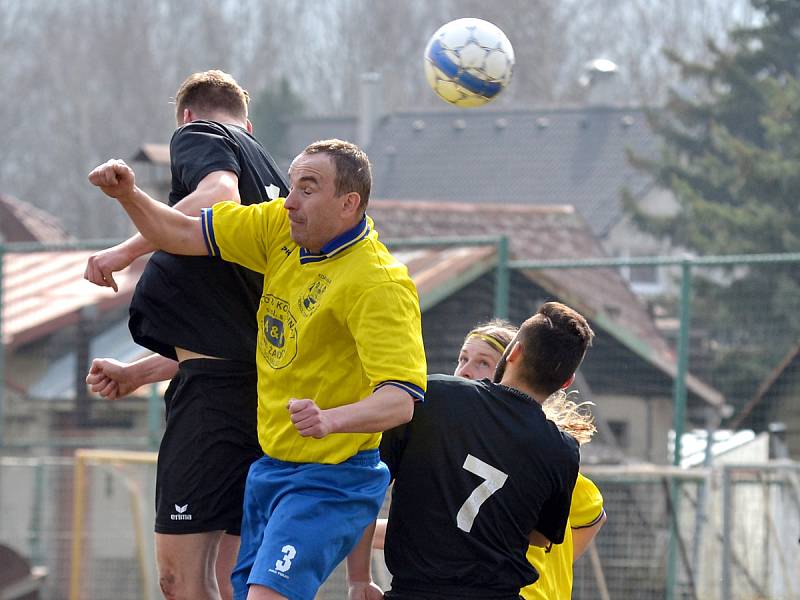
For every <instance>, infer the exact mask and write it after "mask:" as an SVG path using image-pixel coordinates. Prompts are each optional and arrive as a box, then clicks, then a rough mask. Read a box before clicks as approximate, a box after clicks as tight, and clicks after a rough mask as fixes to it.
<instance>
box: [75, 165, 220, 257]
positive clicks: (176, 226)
mask: <svg viewBox="0 0 800 600" xmlns="http://www.w3.org/2000/svg"><path fill="white" fill-rule="evenodd" d="M89 181H90V182H91V183H92V185H96V186H97V187H99V188H100V189H101V190H103V193H105V194H106V195H107V196H110V197H112V198H116V199H117V200H118V201H119V203H120V204H121V205H122V208H124V209H125V212H126V213H128V216H129V217H130V218H131V221H133V223H134V224H135V225H136V228H137V229H138V230H139V232H140V233H141V234H142V235H143V236H144V237H145V239H147V240H148V241H149V242H151V243H152V244H153V245H154V246H155V247H156V248H160V249H161V250H166V251H167V252H172V253H174V254H185V255H193V256H203V255H205V254H206V247H205V242H204V240H203V234H202V231H201V229H200V219H199V218H197V217H189V216H187V215H184V214H183V213H182V212H180V211H179V210H175V209H174V208H171V207H169V206H166V205H164V204H162V203H161V202H158V201H157V200H154V199H153V198H151V197H150V196H149V195H147V194H146V193H145V192H144V191H142V190H141V189H140V188H138V187H137V186H136V178H135V175H134V172H133V169H131V168H130V167H129V166H128V165H127V164H125V162H124V161H122V160H118V159H113V160H109V161H108V162H105V163H103V164H102V165H100V166H99V167H96V168H95V169H94V170H92V172H91V173H89Z"/></svg>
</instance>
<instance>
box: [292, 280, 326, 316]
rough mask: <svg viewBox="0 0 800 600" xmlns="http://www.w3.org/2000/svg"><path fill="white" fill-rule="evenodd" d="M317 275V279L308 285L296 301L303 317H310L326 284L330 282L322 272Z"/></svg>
mask: <svg viewBox="0 0 800 600" xmlns="http://www.w3.org/2000/svg"><path fill="white" fill-rule="evenodd" d="M317 277H318V279H317V280H316V281H315V282H314V283H312V284H311V285H310V286H308V289H307V290H306V293H305V294H303V296H301V297H300V299H299V300H298V301H297V307H298V308H299V309H300V312H301V313H303V316H305V317H310V316H311V315H312V314H313V312H314V311H315V310H317V307H318V306H319V302H320V299H321V298H322V294H324V293H325V290H327V289H328V285H330V283H331V280H330V279H328V278H327V277H325V275H323V274H322V273H320V274H319V275H318V276H317Z"/></svg>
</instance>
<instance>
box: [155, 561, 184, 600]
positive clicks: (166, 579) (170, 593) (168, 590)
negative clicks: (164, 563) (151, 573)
mask: <svg viewBox="0 0 800 600" xmlns="http://www.w3.org/2000/svg"><path fill="white" fill-rule="evenodd" d="M158 585H159V587H161V594H162V595H163V596H164V598H165V600H178V599H179V598H180V596H179V595H178V581H177V578H176V576H175V573H174V572H173V571H172V570H171V569H166V570H164V569H162V570H161V572H160V573H159V575H158Z"/></svg>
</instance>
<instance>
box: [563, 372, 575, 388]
mask: <svg viewBox="0 0 800 600" xmlns="http://www.w3.org/2000/svg"><path fill="white" fill-rule="evenodd" d="M573 383H575V373H573V374H572V375H570V377H569V379H567V380H566V381H565V382H564V383H563V384H562V385H561V389H562V390H565V389H567V388H568V387H569V386H571V385H572V384H573Z"/></svg>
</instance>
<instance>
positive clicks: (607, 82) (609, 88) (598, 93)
mask: <svg viewBox="0 0 800 600" xmlns="http://www.w3.org/2000/svg"><path fill="white" fill-rule="evenodd" d="M618 72H619V69H618V68H617V65H616V64H615V63H614V62H612V61H610V60H608V59H606V58H596V59H594V60H591V61H589V62H588V63H586V67H585V71H584V74H583V75H582V76H581V78H580V84H581V85H582V86H583V87H585V88H587V93H586V106H587V107H588V108H596V107H600V106H618V105H620V104H621V95H622V94H621V90H620V89H619V82H618V81H617V79H618Z"/></svg>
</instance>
